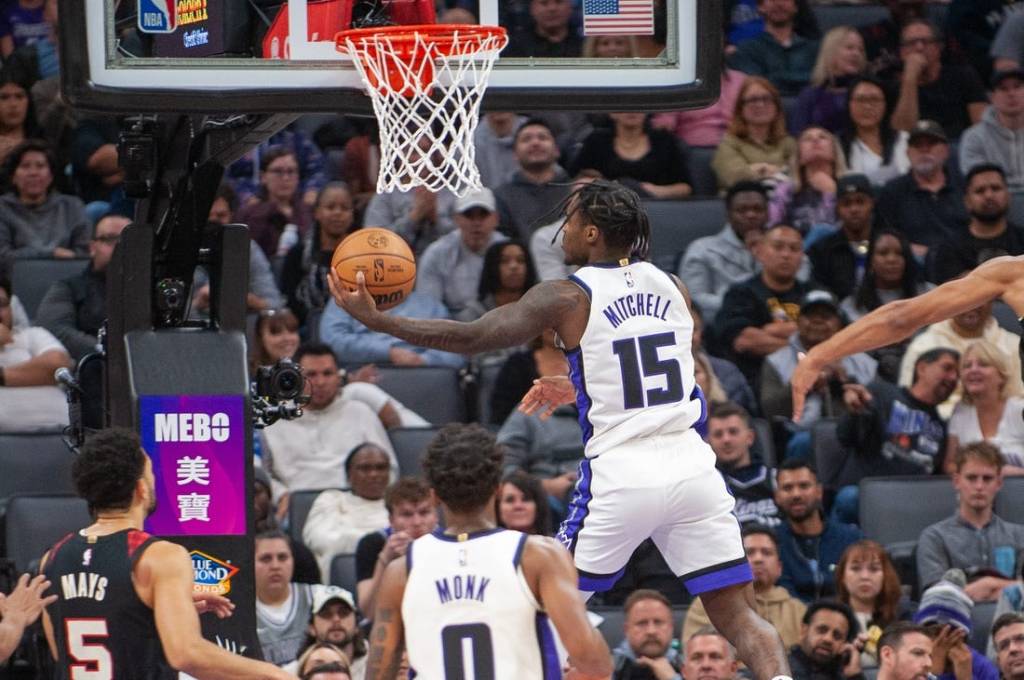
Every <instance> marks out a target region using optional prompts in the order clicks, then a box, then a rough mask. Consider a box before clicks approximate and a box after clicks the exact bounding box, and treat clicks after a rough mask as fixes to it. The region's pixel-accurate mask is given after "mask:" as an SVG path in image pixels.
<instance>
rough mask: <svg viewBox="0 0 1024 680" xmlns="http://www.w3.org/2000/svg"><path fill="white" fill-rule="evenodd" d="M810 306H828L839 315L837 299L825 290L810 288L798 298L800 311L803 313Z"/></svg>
mask: <svg viewBox="0 0 1024 680" xmlns="http://www.w3.org/2000/svg"><path fill="white" fill-rule="evenodd" d="M812 307H828V308H829V309H831V310H832V311H833V312H835V313H836V314H837V315H839V301H838V300H836V296H835V295H833V294H832V293H830V292H828V291H827V290H812V291H810V292H809V293H807V294H806V295H804V297H803V299H802V300H800V313H801V314H803V313H804V312H806V311H807V310H808V309H811V308H812Z"/></svg>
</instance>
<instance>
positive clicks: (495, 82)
mask: <svg viewBox="0 0 1024 680" xmlns="http://www.w3.org/2000/svg"><path fill="white" fill-rule="evenodd" d="M60 2H61V4H60V13H61V22H60V24H61V43H62V45H61V58H62V68H63V73H64V88H65V94H66V95H67V97H68V99H69V100H70V101H71V103H72V104H73V105H75V106H77V107H80V108H84V109H91V110H101V111H111V112H120V113H125V112H132V113H136V112H137V113H147V112H177V113H248V112H253V113H276V112H296V113H306V112H343V113H369V112H370V104H369V100H368V98H367V97H366V96H365V93H364V91H363V86H362V84H361V82H360V80H359V78H358V75H357V74H356V71H355V69H354V68H353V66H352V63H351V60H350V58H349V57H348V56H347V55H345V54H342V53H339V52H338V50H337V49H336V47H335V35H336V34H337V32H338V31H340V30H343V29H346V28H349V27H350V26H352V25H353V24H356V25H359V24H364V23H372V22H374V21H378V20H380V19H381V18H382V17H383V18H384V19H385V20H386V19H389V18H390V19H391V20H393V21H394V20H395V19H396V18H397V23H431V22H433V21H438V22H447V23H482V24H487V25H500V26H503V27H504V28H506V29H507V30H508V32H509V37H510V41H509V45H508V47H506V48H505V50H504V51H503V52H502V53H501V56H500V57H499V58H498V60H497V62H496V64H495V67H494V71H493V74H492V75H491V81H490V86H489V88H488V90H487V95H486V97H485V100H484V108H485V109H491V110H502V109H508V110H517V111H526V110H587V111H621V110H631V109H632V110H671V109H680V108H693V107H698V106H703V105H707V104H708V103H710V102H712V101H714V100H715V99H716V98H717V96H718V84H719V74H720V69H721V61H722V53H721V50H722V47H721V40H720V34H721V26H722V23H721V6H720V5H721V2H719V1H718V0H447V1H446V2H438V3H437V4H438V5H440V6H442V7H448V6H450V5H455V7H449V8H448V9H442V10H440V11H438V10H437V9H436V8H435V6H434V0H292V1H291V2H289V3H282V2H280V1H279V0H60Z"/></svg>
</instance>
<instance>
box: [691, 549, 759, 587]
mask: <svg viewBox="0 0 1024 680" xmlns="http://www.w3.org/2000/svg"><path fill="white" fill-rule="evenodd" d="M681 578H682V579H683V585H684V586H686V589H687V590H688V591H690V594H691V595H700V594H701V593H706V592H708V591H709V590H719V589H720V588H726V587H728V586H734V585H737V584H739V583H748V582H750V581H753V580H754V573H753V572H752V571H751V570H750V563H749V562H747V558H746V557H740V558H739V559H735V560H730V561H729V562H723V563H722V564H717V565H715V566H713V567H707V568H705V569H700V570H699V571H695V572H692V573H690V574H686V575H684V576H682V577H681Z"/></svg>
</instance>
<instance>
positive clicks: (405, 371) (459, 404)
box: [377, 366, 466, 425]
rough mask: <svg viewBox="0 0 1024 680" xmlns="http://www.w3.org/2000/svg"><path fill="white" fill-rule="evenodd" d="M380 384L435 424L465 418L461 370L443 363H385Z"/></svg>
mask: <svg viewBox="0 0 1024 680" xmlns="http://www.w3.org/2000/svg"><path fill="white" fill-rule="evenodd" d="M377 375H378V376H379V378H378V381H377V385H378V386H379V387H380V388H381V389H382V390H384V391H385V392H387V393H388V394H390V395H391V396H392V397H394V398H395V399H397V400H398V401H400V402H402V403H403V404H405V405H406V406H407V407H409V408H410V409H412V410H413V411H415V412H416V413H418V414H420V415H421V416H423V417H424V418H426V419H427V421H428V422H430V423H431V424H433V425H444V424H445V423H452V422H455V423H461V422H465V420H466V398H465V395H464V394H463V392H462V381H461V377H460V376H459V371H458V370H457V369H454V368H446V367H443V366H415V367H405V366H382V367H380V368H378V369H377Z"/></svg>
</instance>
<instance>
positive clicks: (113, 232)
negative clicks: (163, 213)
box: [36, 213, 131, 360]
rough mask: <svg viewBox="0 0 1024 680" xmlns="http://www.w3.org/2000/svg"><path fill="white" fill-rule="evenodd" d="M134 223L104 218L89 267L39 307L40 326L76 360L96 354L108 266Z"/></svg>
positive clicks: (60, 285) (51, 292) (91, 245)
mask: <svg viewBox="0 0 1024 680" xmlns="http://www.w3.org/2000/svg"><path fill="white" fill-rule="evenodd" d="M130 223H131V220H130V219H128V218H127V217H125V216H123V215H115V214H113V213H110V214H107V215H104V216H103V217H101V218H100V219H99V221H97V222H96V228H95V230H94V232H93V236H92V240H91V241H89V265H88V266H87V267H85V268H84V269H83V270H82V272H81V273H80V274H77V275H75V276H71V277H69V278H66V279H63V280H62V281H57V282H56V283H54V284H53V285H52V286H50V290H49V291H47V293H46V296H45V297H44V298H43V300H42V302H40V303H39V309H38V310H37V311H36V322H37V323H38V324H39V325H40V326H42V327H43V328H45V329H46V330H48V331H50V332H51V333H53V335H54V336H55V337H56V338H57V339H58V340H60V341H61V343H62V344H63V345H64V347H66V348H67V350H68V352H69V353H70V354H71V357H72V358H73V359H75V360H78V359H81V358H82V357H84V356H85V355H86V354H89V353H91V352H95V351H96V341H97V339H96V336H97V334H98V333H99V330H100V327H101V326H102V325H103V322H104V320H105V319H106V318H107V274H106V271H107V265H108V264H110V258H111V257H112V256H113V254H114V247H115V246H116V245H117V242H118V240H119V239H120V238H121V232H122V231H124V228H125V227H127V226H128V225H129V224H130Z"/></svg>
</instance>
